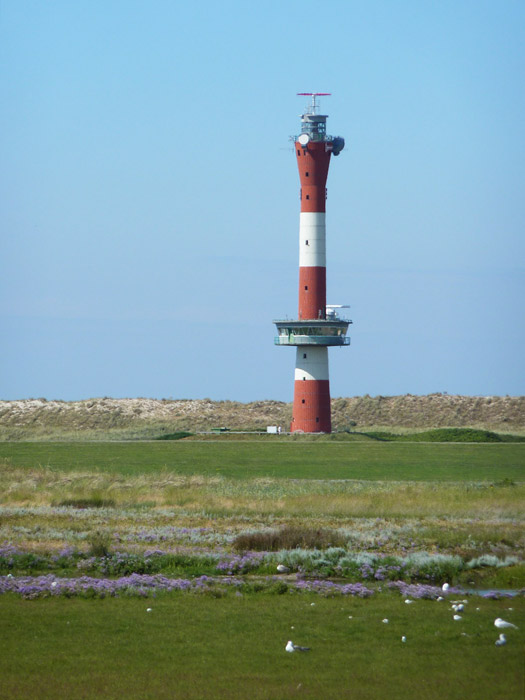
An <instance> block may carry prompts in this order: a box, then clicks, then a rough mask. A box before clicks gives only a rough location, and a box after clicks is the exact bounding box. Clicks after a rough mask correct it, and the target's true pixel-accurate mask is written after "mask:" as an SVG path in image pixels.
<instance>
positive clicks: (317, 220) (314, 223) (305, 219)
mask: <svg viewBox="0 0 525 700" xmlns="http://www.w3.org/2000/svg"><path fill="white" fill-rule="evenodd" d="M299 267H326V214H325V212H324V211H320V212H309V211H302V212H301V214H300V219H299Z"/></svg>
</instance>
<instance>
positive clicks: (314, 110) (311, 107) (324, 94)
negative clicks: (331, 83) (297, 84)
mask: <svg viewBox="0 0 525 700" xmlns="http://www.w3.org/2000/svg"><path fill="white" fill-rule="evenodd" d="M331 94H332V93H331V92H298V93H297V95H298V96H305V97H311V98H312V103H311V104H310V105H309V106H308V111H307V114H316V113H317V110H318V108H319V105H318V104H317V102H316V101H315V98H316V97H328V96H330V95H331Z"/></svg>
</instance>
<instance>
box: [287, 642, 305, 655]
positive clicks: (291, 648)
mask: <svg viewBox="0 0 525 700" xmlns="http://www.w3.org/2000/svg"><path fill="white" fill-rule="evenodd" d="M285 649H286V651H289V652H290V653H291V652H292V651H310V647H299V646H297V644H294V643H293V642H292V640H290V641H288V642H287V644H286V646H285Z"/></svg>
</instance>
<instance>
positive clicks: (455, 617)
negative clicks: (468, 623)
mask: <svg viewBox="0 0 525 700" xmlns="http://www.w3.org/2000/svg"><path fill="white" fill-rule="evenodd" d="M462 619H463V618H462V617H461V615H454V620H462Z"/></svg>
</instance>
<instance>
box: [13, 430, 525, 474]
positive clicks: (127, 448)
mask: <svg viewBox="0 0 525 700" xmlns="http://www.w3.org/2000/svg"><path fill="white" fill-rule="evenodd" d="M2 458H3V459H4V460H8V463H9V464H11V465H13V466H18V467H24V468H26V467H28V468H33V467H38V466H42V467H46V468H50V469H53V470H61V471H85V470H89V471H100V472H108V473H115V474H124V475H129V476H132V475H139V474H150V473H152V472H158V471H159V470H162V469H165V470H167V471H170V472H175V473H177V474H180V475H196V474H198V475H206V476H211V475H216V474H220V475H222V476H225V477H230V478H239V479H246V478H261V477H275V478H287V479H359V480H371V481H376V480H389V481H405V480H408V481H485V480H501V479H511V480H522V479H524V477H525V443H497V444H493V443H473V444H464V443H398V442H335V441H334V442H314V441H308V440H304V441H299V440H295V441H291V440H282V441H279V439H275V440H273V441H271V442H270V441H256V440H254V441H244V440H239V441H232V440H221V439H217V440H214V441H209V440H206V441H204V440H203V441H202V442H199V441H193V440H192V441H185V440H178V441H175V442H121V443H97V442H93V443H60V442H47V443H46V442H22V443H19V442H11V443H0V459H2Z"/></svg>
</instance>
